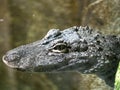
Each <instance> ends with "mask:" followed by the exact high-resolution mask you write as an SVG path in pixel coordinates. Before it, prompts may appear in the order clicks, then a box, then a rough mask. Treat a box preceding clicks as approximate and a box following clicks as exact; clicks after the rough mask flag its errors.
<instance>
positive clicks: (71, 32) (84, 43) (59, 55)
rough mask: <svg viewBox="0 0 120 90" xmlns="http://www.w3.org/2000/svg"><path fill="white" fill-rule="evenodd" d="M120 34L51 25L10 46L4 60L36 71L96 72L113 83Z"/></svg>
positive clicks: (110, 83) (20, 67)
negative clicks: (44, 32)
mask: <svg viewBox="0 0 120 90" xmlns="http://www.w3.org/2000/svg"><path fill="white" fill-rule="evenodd" d="M119 54H120V42H119V38H117V37H116V36H113V35H103V34H101V33H99V32H97V31H94V30H92V29H90V28H89V27H71V28H68V29H65V30H63V31H60V30H58V29H51V30H50V31H49V32H48V33H47V35H46V36H45V37H44V38H43V39H42V40H39V41H36V42H33V43H31V44H27V45H23V46H20V47H17V48H15V49H13V50H10V51H8V52H7V53H6V55H4V56H3V62H4V63H5V64H6V65H8V66H9V67H11V68H15V69H18V70H24V71H32V72H33V71H35V72H58V71H59V72H60V71H78V72H82V73H95V74H97V75H98V76H100V77H101V78H103V79H104V80H105V81H106V82H107V83H108V84H109V85H110V86H113V84H114V78H115V73H116V70H117V67H118V63H119V59H120V57H119V56H120V55H119Z"/></svg>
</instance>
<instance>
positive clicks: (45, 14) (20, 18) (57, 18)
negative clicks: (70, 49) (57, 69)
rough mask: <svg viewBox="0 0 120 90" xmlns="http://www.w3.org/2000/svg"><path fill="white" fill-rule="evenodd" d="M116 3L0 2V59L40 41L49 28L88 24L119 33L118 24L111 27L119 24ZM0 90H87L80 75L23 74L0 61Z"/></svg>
mask: <svg viewBox="0 0 120 90" xmlns="http://www.w3.org/2000/svg"><path fill="white" fill-rule="evenodd" d="M118 2H119V0H112V1H111V0H108V1H105V0H104V1H103V0H100V1H99V2H97V3H96V0H92V1H90V0H57V1H53V0H47V1H45V0H29V2H28V1H27V0H19V1H18V0H0V47H1V48H0V57H1V58H2V56H3V54H4V53H5V52H6V51H8V50H10V49H11V48H14V47H16V46H19V45H21V44H26V43H30V42H32V41H35V40H38V39H40V38H42V37H43V36H44V35H45V34H46V32H47V31H48V30H49V29H51V28H60V29H64V28H67V27H71V26H74V25H77V26H80V25H83V26H85V25H89V26H92V27H94V28H97V29H100V30H102V31H103V32H105V33H116V34H120V30H119V25H116V24H114V22H115V21H118V15H119V14H118V12H119V11H118V10H119V9H118V7H119V4H118ZM101 8H103V9H101ZM114 11H116V13H114ZM114 28H115V29H114ZM115 30H116V31H115ZM91 80H93V79H91ZM86 85H87V84H86ZM0 89H1V90H90V89H88V88H86V86H85V85H83V84H82V83H81V75H80V74H78V73H61V74H60V73H59V74H58V73H56V74H52V73H49V74H45V73H24V72H18V71H16V70H11V69H9V68H8V67H6V66H5V65H4V64H3V62H2V61H1V62H0Z"/></svg>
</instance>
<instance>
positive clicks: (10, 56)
mask: <svg viewBox="0 0 120 90" xmlns="http://www.w3.org/2000/svg"><path fill="white" fill-rule="evenodd" d="M19 58H20V56H19V55H17V54H8V55H5V56H3V60H5V61H8V62H11V61H14V60H18V59H19Z"/></svg>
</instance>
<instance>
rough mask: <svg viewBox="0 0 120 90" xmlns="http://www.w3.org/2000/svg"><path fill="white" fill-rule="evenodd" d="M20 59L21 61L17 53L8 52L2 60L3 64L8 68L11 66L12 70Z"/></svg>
mask: <svg viewBox="0 0 120 90" xmlns="http://www.w3.org/2000/svg"><path fill="white" fill-rule="evenodd" d="M19 59H20V55H19V54H18V53H17V52H8V53H7V54H6V55H4V56H3V58H2V60H3V62H4V63H5V64H6V65H7V66H10V67H11V68H15V66H14V65H13V64H14V62H15V61H19Z"/></svg>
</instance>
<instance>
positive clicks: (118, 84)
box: [115, 64, 120, 90]
mask: <svg viewBox="0 0 120 90" xmlns="http://www.w3.org/2000/svg"><path fill="white" fill-rule="evenodd" d="M115 90H120V64H119V67H118V71H117V74H116V81H115Z"/></svg>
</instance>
